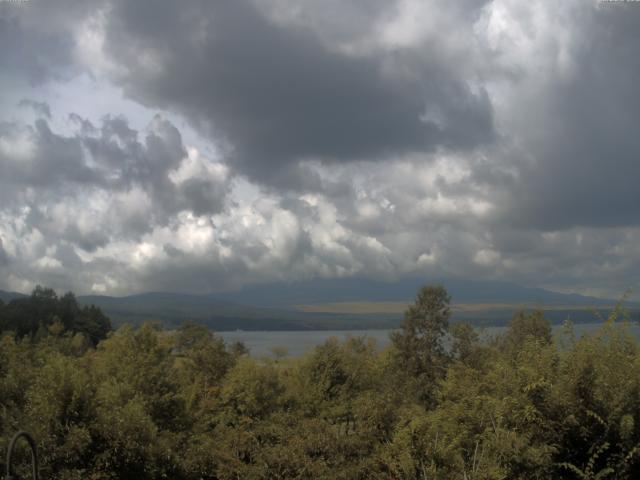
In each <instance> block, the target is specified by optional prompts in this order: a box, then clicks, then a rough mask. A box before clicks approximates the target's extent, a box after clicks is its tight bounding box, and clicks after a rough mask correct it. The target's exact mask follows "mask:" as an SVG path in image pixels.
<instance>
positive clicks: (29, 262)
mask: <svg viewBox="0 0 640 480" xmlns="http://www.w3.org/2000/svg"><path fill="white" fill-rule="evenodd" d="M638 85H640V3H633V2H626V3H624V2H607V3H599V2H596V1H593V0H564V1H562V2H558V1H556V0H517V1H514V0H493V1H488V0H487V1H483V0H460V1H455V2H454V1H451V0H441V1H440V0H398V1H392V0H350V1H349V0H322V1H318V0H296V1H294V0H291V1H289V0H259V1H258V0H256V1H251V0H233V1H231V0H220V1H202V0H200V1H191V0H180V1H176V0H162V1H161V0H135V1H132V0H56V1H51V0H47V1H44V0H27V1H23V2H6V1H4V2H0V289H5V290H17V291H29V290H30V289H31V288H32V287H33V286H34V285H36V284H44V285H48V286H51V287H54V288H56V289H59V290H69V289H71V290H74V291H75V292H77V293H105V294H115V295H121V294H126V293H134V292H141V291H156V290H166V291H184V292H211V291H220V290H225V289H231V288H238V287H240V286H242V285H245V284H250V283H256V282H273V281H296V280H300V279H309V278H316V277H323V278H334V277H346V276H360V277H367V278H374V279H382V280H390V281H391V280H394V279H399V278H402V277H407V276H416V275H418V276H422V277H425V278H428V277H438V278H443V277H448V276H456V277H463V278H468V279H500V280H507V281H513V282H517V283H521V284H524V285H531V286H542V287H547V288H551V289H556V290H559V291H567V292H569V291H574V292H580V293H586V294H596V295H602V296H616V297H617V296H619V295H620V294H621V293H623V292H624V291H625V289H627V288H628V287H632V288H635V289H636V294H635V295H634V297H635V298H640V295H638V293H640V292H639V290H640V241H639V240H640V90H639V88H638Z"/></svg>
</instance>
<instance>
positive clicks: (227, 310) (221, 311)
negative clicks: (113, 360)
mask: <svg viewBox="0 0 640 480" xmlns="http://www.w3.org/2000/svg"><path fill="white" fill-rule="evenodd" d="M426 283H441V284H443V285H444V286H445V288H447V290H448V291H449V293H450V294H451V296H452V302H453V304H454V305H455V304H465V305H466V306H468V305H471V306H472V307H473V304H485V305H486V304H510V305H513V309H514V310H516V309H518V308H519V306H521V305H529V306H541V307H545V308H546V309H547V310H548V311H549V315H550V318H551V319H552V320H553V321H561V320H562V319H564V318H566V317H567V316H571V317H572V318H576V315H578V317H580V316H582V317H584V318H587V316H586V315H584V314H585V309H586V307H597V308H602V309H605V307H609V306H611V305H613V304H615V303H616V301H615V300H611V299H601V298H595V297H589V296H584V295H579V294H563V293H558V292H553V291H550V290H545V289H541V288H529V287H522V286H520V285H516V284H513V283H508V282H493V281H470V280H460V279H435V280H427V279H424V278H412V279H404V280H401V281H397V282H382V281H374V280H367V279H358V278H348V279H316V280H309V281H303V282H296V283H272V284H265V285H250V286H247V287H245V288H243V289H241V290H238V291H232V292H222V293H212V294H186V293H171V292H149V293H142V294H135V295H129V296H124V297H111V296H104V295H80V296H78V302H79V303H81V304H85V305H88V304H93V305H96V306H98V307H100V308H101V309H102V310H103V311H104V312H105V313H106V314H107V315H108V316H109V317H111V318H112V319H113V320H114V321H115V323H133V324H139V323H142V322H145V321H150V320H157V321H160V322H162V323H164V324H165V325H169V326H177V325H180V324H181V323H182V322H184V321H186V320H193V321H197V322H201V323H205V324H207V325H210V326H211V327H212V328H214V329H217V330H235V329H236V328H239V329H246V330H300V329H344V328H353V329H356V328H390V327H395V326H397V325H398V324H399V322H400V320H401V318H402V315H401V313H394V314H391V313H387V314H382V313H380V314H377V313H376V314H357V313H330V312H322V311H316V312H314V311H302V310H301V309H299V308H298V307H299V306H300V305H322V304H329V303H340V302H406V303H407V304H408V303H409V302H411V301H412V300H413V298H415V295H416V293H417V291H418V289H419V288H420V287H421V286H422V285H424V284H426ZM21 296H24V295H23V294H20V293H15V292H3V291H0V299H2V300H3V301H5V302H7V301H9V300H11V299H13V298H20V297H21ZM567 305H570V306H574V307H575V308H574V309H573V311H572V312H569V311H567V309H566V308H564V309H562V308H561V307H566V306H567ZM626 305H627V306H628V307H629V308H636V309H637V308H639V307H640V305H639V304H637V303H633V304H632V303H627V304H626ZM554 306H555V307H556V308H555V310H556V311H553V310H554ZM510 315H511V313H510V312H507V311H505V310H504V309H503V310H501V311H497V310H493V311H492V310H490V309H489V310H488V309H486V308H484V309H482V311H481V309H478V310H477V311H474V310H473V308H471V309H468V308H467V309H466V311H465V312H456V313H455V314H454V318H458V319H464V320H468V321H471V322H476V323H482V324H492V322H495V323H496V324H503V323H505V322H506V321H508V318H510Z"/></svg>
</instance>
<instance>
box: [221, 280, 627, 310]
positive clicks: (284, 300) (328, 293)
mask: <svg viewBox="0 0 640 480" xmlns="http://www.w3.org/2000/svg"><path fill="white" fill-rule="evenodd" d="M427 283H440V284H442V285H444V287H445V288H446V289H447V290H448V291H449V294H450V295H451V297H452V301H453V303H540V304H544V305H566V304H573V305H594V306H597V305H611V304H612V303H615V302H616V300H611V299H602V298H596V297H589V296H585V295H580V294H576V293H572V294H564V293H558V292H553V291H550V290H545V289H542V288H531V287H523V286H520V285H517V284H513V283H508V282H495V281H473V280H461V279H435V280H434V279H425V278H418V277H416V278H409V279H403V280H399V281H396V282H382V281H375V280H367V279H360V278H344V279H314V280H308V281H302V282H296V283H272V284H265V285H249V286H246V287H244V288H243V289H241V290H239V291H236V292H227V293H221V294H213V296H214V297H216V298H219V299H226V300H228V301H232V302H236V303H240V304H243V305H253V306H259V307H291V306H295V305H302V304H315V303H335V302H352V301H358V302H360V301H376V302H387V301H411V300H412V299H413V298H415V295H416V293H417V291H418V290H419V289H420V287H421V286H423V285H425V284H427Z"/></svg>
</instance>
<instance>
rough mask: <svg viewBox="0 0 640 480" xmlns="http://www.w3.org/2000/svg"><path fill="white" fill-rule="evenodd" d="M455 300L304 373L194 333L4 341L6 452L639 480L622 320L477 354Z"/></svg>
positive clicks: (94, 468)
mask: <svg viewBox="0 0 640 480" xmlns="http://www.w3.org/2000/svg"><path fill="white" fill-rule="evenodd" d="M36 297H38V295H36ZM449 300H450V299H449V296H448V294H447V292H446V291H445V290H444V289H443V288H441V287H437V286H435V287H425V288H423V289H422V290H421V291H420V293H419V295H418V297H417V298H416V301H415V304H414V305H413V306H411V307H410V308H409V309H408V310H407V312H406V314H405V319H404V324H403V328H402V329H400V330H398V331H397V332H396V333H394V334H393V335H392V345H391V347H389V348H388V349H386V350H384V351H380V350H379V349H377V348H376V346H375V345H374V344H373V343H371V342H368V341H365V340H363V339H358V338H353V339H350V340H348V341H345V342H339V341H337V340H330V341H327V342H326V343H325V344H323V345H321V346H319V347H317V348H316V349H315V350H314V351H313V352H311V353H310V354H309V355H307V356H305V357H303V358H296V359H290V358H286V357H282V356H281V355H274V358H269V359H259V358H253V357H251V356H250V355H248V354H247V352H246V350H245V349H244V348H243V347H242V345H239V344H237V345H225V344H224V342H223V341H222V340H221V339H220V338H219V337H217V336H216V335H215V334H213V333H212V332H210V331H209V330H207V329H206V328H204V327H201V326H198V325H194V324H187V325H184V326H183V327H182V328H181V329H180V330H179V331H177V332H166V331H162V330H161V329H159V328H158V327H156V326H154V325H151V324H147V325H144V326H142V327H141V328H139V329H133V328H131V327H123V328H120V329H118V330H117V331H115V332H113V333H111V334H109V336H108V338H106V339H104V340H102V341H100V342H99V343H98V344H97V346H95V347H94V346H93V345H92V344H91V342H82V341H79V340H78V338H81V337H83V336H84V335H86V334H85V333H79V332H77V331H76V330H77V329H74V328H68V327H65V328H53V326H54V325H58V324H59V322H58V321H54V322H52V323H51V322H50V323H49V324H47V325H48V326H47V331H46V332H45V331H44V329H42V328H40V327H39V328H38V329H36V332H38V331H39V332H40V333H38V334H34V333H33V328H31V330H30V332H31V333H30V334H25V335H24V336H21V335H19V334H16V329H15V328H14V331H11V332H9V331H7V332H5V333H3V337H2V339H1V341H0V402H1V406H2V409H1V410H0V415H1V417H0V428H1V434H2V436H1V437H0V448H2V449H4V448H6V446H7V442H8V439H9V438H10V437H11V435H12V434H13V433H14V432H15V431H16V430H18V429H21V428H23V429H26V430H28V431H30V432H32V433H33V434H34V436H35V438H36V439H37V442H38V444H39V447H40V452H41V459H42V474H43V475H42V478H46V479H160V478H171V479H193V480H196V479H345V480H347V479H348V480H352V479H376V478H377V479H389V478H391V479H443V480H444V479H461V480H462V479H496V480H497V479H535V478H539V479H547V478H559V479H596V478H598V479H605V478H609V479H631V478H637V472H638V471H640V451H639V448H640V349H639V347H640V346H639V345H638V342H637V341H636V340H635V339H634V338H633V337H631V336H630V335H629V334H628V332H627V324H626V323H625V320H624V314H623V313H622V312H620V311H619V310H616V311H614V312H613V313H612V314H611V316H610V317H609V318H608V319H604V320H603V323H602V327H601V329H600V330H599V331H598V332H597V333H595V334H593V335H591V336H586V337H583V338H579V339H578V338H575V336H574V335H573V333H572V328H571V325H570V324H567V325H566V328H565V330H564V333H563V335H562V336H560V337H558V338H552V335H551V330H550V327H549V324H548V322H547V321H546V320H545V319H544V317H543V314H542V313H540V312H531V313H520V314H518V315H516V316H515V317H514V319H513V321H512V322H511V325H510V327H509V329H508V331H507V332H506V333H505V334H504V335H503V336H501V337H498V338H495V339H493V340H492V341H490V342H488V343H487V342H485V343H480V342H479V341H478V337H477V335H476V334H475V332H474V330H473V329H472V328H471V327H470V326H468V325H465V324H456V325H454V326H451V325H450V323H449V319H450V318H449V317H450V310H449ZM32 301H33V300H32ZM57 301H58V302H60V301H61V300H60V299H59V300H57ZM3 308H5V309H6V308H7V307H6V306H5V307H3ZM60 319H61V321H62V323H63V325H64V321H63V320H62V319H63V317H60ZM447 336H450V340H448V341H447V342H446V345H447V346H445V342H443V341H444V339H445V337H447ZM25 465H26V460H25Z"/></svg>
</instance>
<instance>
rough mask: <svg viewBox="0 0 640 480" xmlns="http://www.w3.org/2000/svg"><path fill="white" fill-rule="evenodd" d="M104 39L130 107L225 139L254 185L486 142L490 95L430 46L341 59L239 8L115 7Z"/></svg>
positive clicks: (299, 33) (304, 35) (305, 33)
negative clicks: (297, 170)
mask: <svg viewBox="0 0 640 480" xmlns="http://www.w3.org/2000/svg"><path fill="white" fill-rule="evenodd" d="M106 32H107V39H108V40H107V51H108V52H109V53H110V55H111V57H112V58H113V59H115V61H116V62H118V64H120V65H121V66H126V67H127V69H126V73H125V74H124V75H123V76H121V77H120V83H121V84H122V85H123V86H124V87H125V90H126V92H127V93H128V94H129V95H130V96H131V97H132V98H135V99H137V100H140V101H142V102H144V103H146V104H147V105H150V106H154V107H161V108H170V109H175V110H177V111H180V112H183V113H184V114H186V115H187V117H188V118H190V119H191V120H192V121H193V122H194V124H197V125H199V126H200V127H201V128H203V129H205V130H206V131H208V132H213V133H214V135H215V136H217V137H219V138H220V137H221V138H224V139H226V140H227V141H228V143H229V144H230V147H231V148H232V149H233V152H234V154H233V157H234V161H235V165H236V166H237V167H238V168H239V169H240V170H242V171H244V172H245V173H247V174H249V175H250V176H251V177H253V178H255V179H258V180H259V181H266V182H277V183H283V182H285V183H286V182H290V181H291V180H292V178H291V175H289V174H287V173H286V170H287V168H288V167H289V166H291V165H293V164H295V163H296V162H298V161H299V160H301V159H305V158H318V159H321V160H323V161H327V162H333V161H350V160H354V159H368V160H370V159H378V158H382V157H384V156H388V155H392V154H398V153H403V152H409V151H424V150H434V149H436V148H438V147H442V146H444V147H451V148H462V149H465V148H471V147H474V146H477V145H479V144H482V143H484V142H487V141H490V140H491V139H492V133H493V130H492V111H491V105H490V102H489V100H488V97H487V95H486V94H485V93H484V92H483V91H482V90H480V91H477V92H472V91H471V89H470V88H469V87H468V84H467V83H466V81H465V80H464V79H462V78H459V77H457V76H456V75H455V74H454V73H452V70H451V69H450V68H449V67H448V65H447V64H446V62H445V61H444V60H443V59H441V58H439V57H438V55H436V54H435V51H434V54H433V55H431V54H430V52H429V46H426V47H425V50H423V51H421V52H420V53H419V54H417V53H415V52H414V53H413V54H411V53H406V52H390V53H386V54H384V55H380V56H375V55H361V56H355V55H346V54H341V53H338V52H336V51H331V50H330V49H328V48H327V47H326V45H324V43H323V42H322V41H321V40H320V39H319V38H318V36H317V35H315V34H314V33H313V32H312V31H311V30H308V29H302V28H300V27H294V26H291V25H288V26H283V25H275V24H273V23H271V22H270V21H268V20H267V19H266V18H265V16H264V15H263V14H262V13H261V12H260V11H259V10H258V9H257V8H256V7H255V6H253V5H252V4H251V3H249V2H247V1H233V2H210V3H206V4H204V3H200V2H173V1H166V2H161V4H158V2H153V3H152V4H151V3H149V2H144V1H137V2H116V3H115V5H114V8H113V10H112V12H111V14H110V15H109V17H108V21H107V24H106ZM431 48H434V49H435V46H431ZM145 62H146V63H145Z"/></svg>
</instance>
